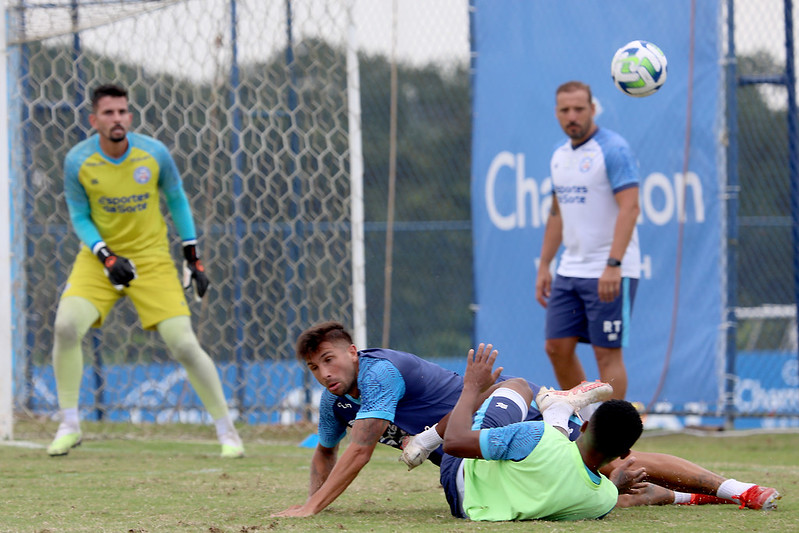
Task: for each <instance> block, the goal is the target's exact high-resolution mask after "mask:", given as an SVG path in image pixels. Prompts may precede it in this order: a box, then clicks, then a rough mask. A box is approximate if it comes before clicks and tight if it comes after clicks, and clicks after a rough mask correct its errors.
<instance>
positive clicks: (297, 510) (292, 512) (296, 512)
mask: <svg viewBox="0 0 799 533" xmlns="http://www.w3.org/2000/svg"><path fill="white" fill-rule="evenodd" d="M313 514H314V513H312V512H309V511H307V510H306V509H305V506H304V505H292V506H291V507H289V508H288V509H286V510H284V511H280V512H279V513H273V514H272V516H273V517H304V516H312V515H313Z"/></svg>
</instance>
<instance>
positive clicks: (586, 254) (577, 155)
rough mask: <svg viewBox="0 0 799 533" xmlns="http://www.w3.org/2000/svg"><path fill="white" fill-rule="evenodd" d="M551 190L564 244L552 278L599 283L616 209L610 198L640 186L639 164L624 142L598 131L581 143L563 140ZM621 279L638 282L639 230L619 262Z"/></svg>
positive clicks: (553, 165) (552, 165) (552, 168)
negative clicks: (554, 198) (555, 197)
mask: <svg viewBox="0 0 799 533" xmlns="http://www.w3.org/2000/svg"><path fill="white" fill-rule="evenodd" d="M550 172H551V176H552V187H553V190H554V192H555V194H556V195H557V199H558V205H559V206H560V213H561V218H562V220H563V245H564V247H565V250H564V251H563V254H562V255H561V258H560V262H559V264H558V270H557V273H558V274H559V275H561V276H567V277H574V278H599V276H601V275H602V272H603V270H604V269H605V266H606V264H607V260H608V257H609V255H610V246H611V244H612V243H613V230H614V228H615V225H616V217H617V215H618V213H619V206H618V204H617V203H616V199H615V196H614V195H615V194H616V193H618V192H620V191H623V190H624V189H626V188H629V187H637V186H638V184H639V174H638V164H637V161H636V159H635V156H634V155H633V153H632V150H631V149H630V146H629V145H628V144H627V141H625V140H624V138H623V137H622V136H621V135H619V134H617V133H615V132H613V131H610V130H607V129H604V128H600V129H598V130H597V131H596V132H595V133H594V135H592V136H591V138H589V139H588V140H587V141H585V142H584V143H583V144H581V145H579V146H577V147H572V144H571V140H570V139H569V140H567V141H566V142H564V143H563V144H561V145H560V146H558V148H556V149H555V152H554V153H553V154H552V160H551V162H550ZM621 268H622V276H624V277H628V278H639V277H640V275H641V251H640V249H639V246H638V228H636V229H635V230H633V235H632V237H631V239H630V243H629V244H628V246H627V251H626V253H625V254H624V257H623V258H622V266H621Z"/></svg>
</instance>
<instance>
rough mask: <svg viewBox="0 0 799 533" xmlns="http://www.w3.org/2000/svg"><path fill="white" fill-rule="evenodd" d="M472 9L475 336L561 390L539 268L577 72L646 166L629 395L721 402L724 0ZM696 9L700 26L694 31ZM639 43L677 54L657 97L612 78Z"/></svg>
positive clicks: (486, 0) (484, 4) (493, 2)
mask: <svg viewBox="0 0 799 533" xmlns="http://www.w3.org/2000/svg"><path fill="white" fill-rule="evenodd" d="M474 4H475V13H474V21H473V22H474V24H473V29H474V34H473V40H474V47H475V50H476V68H475V75H474V123H473V162H472V165H473V167H472V216H473V227H474V230H473V231H474V271H475V296H476V304H477V317H476V340H477V341H478V342H492V343H494V344H495V345H496V347H497V348H498V349H499V350H500V359H499V362H498V364H501V365H502V366H504V367H505V369H506V373H508V374H516V375H522V376H525V377H527V378H529V379H531V380H533V381H536V382H539V383H542V384H551V385H556V381H555V379H554V374H553V372H552V370H551V365H550V363H549V359H548V357H547V355H546V354H545V353H544V309H543V308H542V307H541V306H540V305H539V304H538V302H536V300H535V276H536V269H537V261H538V257H539V253H540V250H541V241H542V238H543V234H544V227H545V224H546V218H547V214H548V212H549V207H550V204H551V192H552V185H551V180H550V178H549V161H550V157H551V155H552V152H553V149H554V148H555V146H556V145H557V144H560V143H562V142H564V141H565V139H566V137H565V135H564V133H563V131H562V130H561V129H560V127H559V125H558V123H557V120H556V119H555V113H554V111H555V89H556V88H557V87H558V86H559V85H560V84H561V83H563V82H565V81H569V80H580V81H583V82H585V83H588V84H589V85H591V87H592V91H593V94H594V98H595V101H596V103H597V107H598V113H597V117H596V122H597V123H598V124H599V125H600V127H605V128H609V129H611V130H614V131H616V132H618V133H620V134H621V135H622V136H624V137H625V138H626V139H627V141H628V142H629V143H630V145H631V147H632V149H633V151H634V152H635V153H636V155H637V157H638V159H639V163H640V178H641V183H640V205H641V216H640V218H639V223H638V232H639V237H640V242H641V250H642V259H643V265H642V271H641V281H640V284H639V286H638V293H637V296H636V301H635V307H634V310H633V315H632V328H631V331H630V342H629V345H628V346H627V347H626V348H625V352H624V358H625V362H626V366H627V372H628V375H629V387H628V392H627V398H628V399H629V400H631V401H641V402H643V403H646V404H648V403H650V401H651V400H652V399H653V395H654V394H655V392H656V391H658V400H659V401H666V402H670V403H671V404H673V405H675V407H677V408H679V406H682V405H684V404H686V403H689V402H691V403H697V402H699V403H701V404H706V405H708V406H709V407H710V406H712V407H715V406H716V404H717V401H718V398H719V395H720V386H721V385H720V381H721V380H720V375H721V371H722V364H721V361H722V357H723V353H722V352H723V345H722V341H723V339H722V337H721V335H722V333H723V332H722V330H721V329H720V327H721V323H722V295H723V276H722V268H723V264H722V260H721V259H722V245H723V242H722V241H723V233H722V228H723V202H722V188H721V186H720V181H721V180H722V179H723V178H724V175H723V170H720V169H723V150H722V147H721V146H720V143H721V135H720V131H721V129H722V126H723V106H722V105H721V104H722V102H723V100H722V96H723V93H722V89H723V86H722V70H721V68H722V67H721V60H720V57H719V50H720V47H719V44H718V43H719V39H720V35H719V33H718V29H719V26H720V12H719V2H696V3H695V5H694V6H692V2H691V1H690V0H672V1H669V2H664V1H653V0H646V1H643V0H642V1H639V2H635V4H634V7H633V5H632V4H631V3H630V2H629V1H628V0H536V1H526V0H525V1H523V0H475V2H474ZM692 7H693V9H695V11H692ZM692 17H694V19H693V26H694V27H696V28H701V31H696V32H695V35H693V36H691V34H690V33H691V32H690V30H691V27H692ZM634 39H644V40H648V41H651V42H654V43H656V44H657V45H658V46H659V47H660V48H661V49H662V50H663V51H664V53H665V54H666V56H667V58H668V62H669V65H668V80H667V82H666V84H665V85H664V87H663V88H662V89H661V90H660V91H659V92H657V93H655V94H654V95H652V96H648V97H645V98H634V97H630V96H627V95H625V94H623V93H622V92H621V91H619V90H618V89H616V88H615V86H614V85H613V82H612V80H611V77H610V62H611V58H612V57H613V54H614V53H615V51H616V50H617V49H618V48H619V47H621V46H622V45H624V44H626V43H627V42H629V41H632V40H634ZM692 62H693V63H692ZM692 66H693V67H692ZM691 72H693V75H692V77H689V76H690V74H691ZM720 162H721V163H720ZM683 190H684V191H685V193H684V196H683V194H682V191H683ZM681 213H683V214H684V225H683V226H682V228H681V224H680V223H679V222H680V214H681ZM680 257H681V268H678V266H679V265H678V260H679V259H680ZM672 341H673V342H672ZM670 346H671V349H669V347H670ZM578 353H579V355H580V358H581V360H582V361H583V365H584V367H585V369H586V373H587V375H588V378H589V379H595V378H597V377H598V372H597V370H596V364H595V362H594V356H593V352H592V350H591V349H590V347H589V346H587V345H581V346H580V347H579V350H578ZM661 382H662V387H660V384H661Z"/></svg>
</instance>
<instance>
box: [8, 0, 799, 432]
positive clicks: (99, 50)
mask: <svg viewBox="0 0 799 533" xmlns="http://www.w3.org/2000/svg"><path fill="white" fill-rule="evenodd" d="M786 5H790V2H787V3H786V2H785V1H784V0H737V1H735V2H734V6H735V22H736V24H735V40H736V46H737V52H738V54H737V57H738V61H737V68H738V74H739V75H740V76H741V77H742V78H741V79H742V80H744V82H745V83H744V84H742V85H741V86H740V88H739V89H738V109H739V114H738V125H739V130H740V139H739V147H740V152H739V175H740V184H741V192H740V218H739V232H740V235H739V237H740V239H739V246H738V255H737V257H738V259H737V265H738V272H739V273H738V290H737V301H738V306H739V307H740V308H741V309H739V312H738V317H739V323H738V337H739V340H738V349H739V350H740V351H741V352H742V354H743V355H744V363H745V364H749V363H747V362H746V360H745V356H746V355H747V354H755V355H756V356H757V357H758V359H757V361H759V362H757V363H756V364H758V365H766V366H768V368H769V370H768V373H770V374H773V375H782V374H785V373H786V372H787V373H788V375H789V376H792V378H791V379H794V380H796V379H797V378H796V376H797V371H796V351H797V345H796V342H797V341H796V306H795V295H794V282H793V277H794V273H795V267H794V264H793V261H794V257H793V254H794V253H795V248H796V243H795V241H794V240H793V236H792V233H791V232H792V225H793V224H794V223H793V222H792V218H791V217H792V212H791V209H792V204H791V197H792V194H793V195H795V192H792V191H791V188H790V170H791V169H790V168H789V152H788V142H787V139H788V125H787V122H788V121H787V107H786V104H785V102H786V101H787V95H788V91H787V89H786V86H785V85H784V83H774V82H773V81H774V80H772V79H770V78H769V77H779V76H783V75H784V72H785V68H786V67H785V64H786V53H785V45H784V35H785V32H784V28H785V25H784V17H785V13H786V11H785V6H786ZM6 9H7V12H8V15H9V19H10V23H11V24H10V30H9V32H8V36H7V37H8V43H9V45H8V52H9V55H8V57H9V72H10V77H9V94H10V102H11V104H10V109H9V111H10V113H9V114H10V127H11V129H10V133H11V141H12V153H11V156H12V176H11V180H12V187H13V211H14V212H13V217H12V219H13V223H14V230H15V232H14V235H15V241H14V242H13V247H14V256H15V257H16V258H22V259H18V262H17V263H15V268H17V269H18V270H17V271H16V272H15V276H14V279H15V285H14V295H13V296H14V309H15V328H16V333H15V342H16V345H15V350H14V352H15V361H14V369H15V374H14V407H15V410H16V411H17V412H18V413H23V412H32V413H40V414H52V413H54V412H55V410H56V408H57V402H56V398H55V387H54V381H53V377H52V370H51V357H50V350H51V347H52V324H53V318H54V313H55V308H56V304H57V301H58V297H59V294H60V292H61V290H62V289H63V286H64V282H65V280H66V277H67V275H68V273H69V272H68V269H69V266H70V265H71V262H72V259H73V257H74V255H75V253H76V252H77V250H78V247H79V243H78V241H77V239H76V237H75V236H74V233H73V232H72V230H71V228H70V226H69V219H68V215H67V211H66V205H65V202H64V198H63V169H62V165H63V159H64V156H65V155H66V152H67V151H68V150H69V148H70V147H71V146H73V145H74V144H75V143H77V142H78V141H79V140H81V139H83V138H85V137H86V136H88V135H89V134H90V133H91V131H90V128H89V125H88V120H87V117H88V113H89V111H90V109H89V105H88V103H87V97H88V95H89V91H90V90H91V88H92V87H94V86H96V85H97V84H99V83H101V82H105V81H117V82H120V83H123V84H125V85H126V86H128V87H129V88H130V91H131V107H132V110H133V111H134V116H135V129H136V130H138V131H140V132H142V133H146V134H149V135H152V136H154V137H156V138H158V139H160V140H162V141H163V142H164V143H166V145H167V146H168V147H169V149H170V151H171V152H172V154H173V156H174V157H175V159H176V161H177V164H178V167H179V168H180V169H181V171H182V174H183V178H184V183H185V186H186V189H187V193H188V195H189V198H190V202H191V204H192V207H193V210H194V217H195V221H196V223H197V226H198V230H199V233H200V252H201V255H202V257H203V259H204V260H205V262H206V264H207V266H208V269H209V274H210V277H211V282H212V284H213V288H212V290H211V293H210V295H209V297H207V298H206V299H205V300H204V301H203V303H202V304H201V305H196V304H192V305H193V306H194V307H193V308H192V311H193V313H194V316H193V323H194V326H195V328H196V330H197V332H198V337H199V339H200V342H201V344H202V345H203V347H204V348H205V349H206V350H207V351H208V352H209V353H210V354H211V355H212V357H213V358H214V359H215V360H216V362H217V364H218V365H219V368H220V370H221V372H222V374H223V382H224V386H225V390H226V394H227V396H228V398H229V399H230V402H231V407H232V408H233V409H234V410H235V411H236V412H237V413H238V415H239V416H240V417H241V419H242V420H245V421H247V422H250V423H262V422H266V423H274V422H291V421H293V420H296V419H297V417H299V416H303V413H305V409H306V402H307V400H308V398H309V394H308V392H309V384H310V383H311V380H310V378H309V376H308V375H307V374H305V373H304V372H303V369H302V368H301V367H300V366H299V365H298V364H297V363H296V362H295V361H294V360H293V342H294V340H295V338H296V336H297V334H298V333H299V332H300V331H301V330H302V329H303V328H304V327H306V326H307V325H309V324H311V323H313V322H316V321H319V320H323V319H338V320H341V321H343V322H345V323H347V324H348V325H353V322H354V317H353V304H354V302H353V297H352V294H353V292H352V287H353V283H357V280H354V279H353V274H352V272H353V263H352V257H353V255H352V233H353V231H352V225H351V222H352V221H351V219H350V217H351V209H352V205H351V201H350V198H351V193H352V187H351V179H352V178H353V176H352V168H351V166H350V165H351V163H350V161H351V157H352V156H353V154H352V153H351V146H352V144H351V139H350V135H351V133H352V129H351V126H352V124H350V120H351V118H350V116H349V112H350V100H349V98H350V97H351V95H350V96H348V92H347V90H348V88H351V78H348V68H352V63H351V62H350V63H348V58H347V52H348V46H352V45H353V41H352V40H351V37H352V36H353V35H355V36H356V38H355V41H354V42H355V46H356V47H357V50H356V51H357V56H356V57H357V67H358V69H357V72H358V73H359V79H360V93H359V99H360V106H361V121H360V123H361V135H362V140H363V142H362V146H363V191H364V211H365V225H364V229H365V232H364V234H365V239H364V243H363V244H364V246H365V265H366V267H365V294H366V306H365V308H366V315H365V316H366V320H365V323H366V332H367V335H366V338H367V339H368V340H367V344H369V345H370V346H376V345H378V344H380V343H382V342H383V339H384V338H388V339H389V343H390V345H391V347H393V348H396V349H402V350H407V351H411V352H414V353H418V354H420V355H422V356H424V357H427V358H431V359H434V358H436V357H439V356H444V357H449V356H460V354H461V352H463V349H464V347H466V346H468V345H469V344H470V343H471V340H472V339H471V335H472V329H473V328H472V311H471V310H470V303H471V301H472V252H471V250H472V242H471V222H470V212H469V176H470V154H471V146H470V143H471V136H470V132H471V112H470V102H471V100H470V98H471V96H470V80H469V59H470V49H469V2H468V0H438V1H436V2H423V1H421V0H399V1H397V2H396V3H395V2H392V1H389V0H285V1H281V2H262V1H260V0H238V1H236V0H160V1H157V0H128V1H124V2H122V1H117V0H93V1H92V0H69V1H67V0H64V1H52V0H51V1H47V2H45V1H43V0H42V1H39V0H27V1H23V0H19V1H7V2H6ZM794 27H796V25H794ZM351 29H354V33H350V30H351ZM392 65H393V66H394V67H395V68H396V78H395V79H396V80H397V86H396V89H397V90H396V107H395V110H396V114H395V116H394V118H395V124H396V142H395V144H394V145H393V146H392V142H393V141H392V139H393V137H392V134H391V124H392V120H391V118H392V97H391V95H392V79H393V78H392ZM349 74H350V75H351V74H352V72H351V71H350V72H349ZM747 77H749V78H747ZM758 77H759V78H758ZM767 78H768V79H767ZM747 79H748V80H749V81H757V80H758V79H760V81H764V80H765V81H767V83H765V84H764V83H757V84H754V83H749V81H746V80H747ZM784 81H785V80H784V79H783V82H784ZM392 151H395V153H396V166H395V167H394V168H395V177H396V185H395V191H396V198H392V197H391V195H390V190H391V189H392V187H391V186H390V185H389V175H390V174H392V162H391V159H390V157H389V156H390V154H391V153H392ZM390 201H393V202H395V208H394V212H395V213H396V215H395V219H394V220H391V219H390V218H389V217H388V213H389V211H390V208H389V202H390ZM387 235H392V238H391V239H387ZM387 240H388V244H389V246H390V248H387ZM173 243H174V255H175V257H176V258H178V256H179V249H178V248H179V247H178V239H177V237H176V236H174V235H173ZM387 250H390V251H389V252H387ZM387 257H390V258H391V263H390V264H389V265H387V264H386V259H387ZM387 280H389V281H390V283H391V291H390V292H389V291H387V290H386V288H387V287H386V282H387ZM389 294H390V295H391V296H390V298H391V299H390V302H389V304H388V305H386V301H385V299H386V297H387V295H389ZM386 320H389V322H388V324H386V323H385V321H386ZM387 332H388V333H389V336H388V337H386V333H387ZM83 347H84V353H85V355H86V364H87V371H86V373H85V375H84V383H83V386H82V393H81V394H82V396H81V402H80V403H81V406H82V409H83V415H84V416H86V417H94V418H106V419H133V420H160V421H172V420H183V421H195V420H201V419H202V416H203V414H202V410H201V407H200V403H199V400H198V399H197V398H196V396H195V395H194V393H193V392H192V390H191V388H190V387H189V385H188V383H187V382H186V380H185V379H184V375H183V373H182V370H181V369H180V367H179V366H178V365H176V364H175V363H173V362H171V361H170V359H169V357H168V354H167V353H166V350H165V347H164V345H163V344H162V343H161V342H160V339H158V338H157V337H156V335H155V334H154V333H152V332H143V331H141V328H140V325H139V323H138V321H137V318H136V315H135V311H134V310H133V307H132V306H131V305H130V304H129V302H123V303H122V304H120V305H118V306H117V308H116V309H115V310H114V312H113V313H112V315H111V317H110V319H109V321H108V322H107V324H106V325H105V326H104V328H103V330H102V331H101V332H96V333H93V334H92V335H90V336H89V337H88V338H87V339H86V340H85V341H84V345H83ZM761 356H762V357H761ZM739 360H740V359H739ZM791 364H792V365H794V366H793V370H791V368H790V365H791ZM786 368H787V370H786ZM791 372H792V374H791ZM794 385H796V384H794Z"/></svg>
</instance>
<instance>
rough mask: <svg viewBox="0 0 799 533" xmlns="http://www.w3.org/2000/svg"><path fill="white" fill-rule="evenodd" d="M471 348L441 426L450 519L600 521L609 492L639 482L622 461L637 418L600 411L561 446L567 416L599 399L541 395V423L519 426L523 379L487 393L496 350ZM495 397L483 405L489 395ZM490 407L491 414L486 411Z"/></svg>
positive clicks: (616, 403) (610, 502)
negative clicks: (460, 383)
mask: <svg viewBox="0 0 799 533" xmlns="http://www.w3.org/2000/svg"><path fill="white" fill-rule="evenodd" d="M492 348H493V347H492V346H491V345H490V344H489V345H488V346H485V345H483V344H481V345H480V346H479V347H478V348H477V351H475V350H469V354H468V355H467V359H466V372H465V373H464V375H463V389H462V390H461V395H460V398H459V399H458V403H456V404H455V408H454V409H453V410H452V413H451V415H450V416H449V417H448V419H447V420H446V421H442V422H441V425H442V426H445V427H444V452H445V455H444V458H443V460H442V462H441V486H442V487H444V492H445V494H446V497H447V502H448V503H449V505H450V511H451V512H452V515H453V516H456V517H458V518H470V519H472V520H485V521H501V520H533V519H546V520H582V519H587V518H601V517H603V516H605V515H606V514H608V513H609V512H610V511H611V510H612V509H613V508H614V507H615V506H616V501H617V499H618V495H619V491H622V490H626V489H628V488H630V487H632V486H634V485H636V484H637V483H639V482H641V481H642V480H643V478H644V476H645V475H646V473H645V472H644V469H643V468H638V469H637V470H630V466H631V464H632V462H633V461H632V459H629V460H627V461H626V462H623V463H622V464H620V465H619V466H618V467H617V468H615V469H614V470H613V472H612V473H611V475H610V479H609V478H608V477H605V476H604V475H603V474H601V473H600V472H599V469H600V468H602V467H603V466H606V465H608V464H609V463H610V462H611V461H612V460H614V459H617V458H622V459H623V458H625V457H627V456H628V455H629V454H630V448H631V447H632V445H633V444H634V443H635V441H636V440H638V437H640V436H641V433H642V432H643V429H644V428H643V424H642V423H641V417H640V416H639V414H638V411H636V410H635V407H633V406H632V404H630V403H629V402H627V401H624V400H609V401H606V402H604V403H602V404H601V405H600V406H599V407H598V408H597V410H596V412H595V413H594V416H592V417H591V420H590V421H588V422H584V423H583V424H582V426H581V428H580V436H579V437H577V439H576V440H570V439H569V418H570V417H571V415H572V414H574V410H575V408H578V409H579V408H580V407H584V406H586V405H588V404H589V403H592V401H593V400H595V399H599V400H602V399H606V398H608V397H609V395H610V394H611V393H612V389H610V388H604V389H603V390H602V391H601V392H602V394H601V396H598V397H595V398H592V397H590V393H589V394H580V393H578V394H573V395H568V396H566V395H558V396H556V395H552V394H547V393H546V392H544V395H545V396H547V400H548V401H547V406H546V407H539V408H540V409H541V411H542V413H543V417H544V420H543V421H541V420H528V421H524V420H525V418H526V417H527V411H528V406H530V405H531V403H532V401H533V391H532V389H531V388H530V387H529V386H528V384H527V382H526V381H525V380H523V379H511V380H508V381H505V382H502V383H500V384H499V387H496V386H494V383H495V382H496V381H497V379H498V378H499V375H500V372H501V371H502V368H501V367H500V368H498V369H497V370H494V371H492V368H493V365H494V361H495V359H496V357H497V351H496V350H493V351H492ZM492 386H493V388H494V389H495V390H494V391H493V392H491V394H490V396H489V397H488V398H487V399H485V401H483V398H484V396H485V393H487V392H489V388H492ZM497 406H499V407H500V408H496V407H497Z"/></svg>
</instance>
